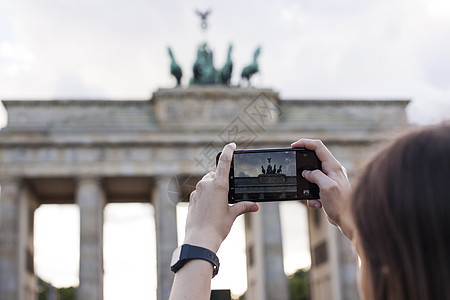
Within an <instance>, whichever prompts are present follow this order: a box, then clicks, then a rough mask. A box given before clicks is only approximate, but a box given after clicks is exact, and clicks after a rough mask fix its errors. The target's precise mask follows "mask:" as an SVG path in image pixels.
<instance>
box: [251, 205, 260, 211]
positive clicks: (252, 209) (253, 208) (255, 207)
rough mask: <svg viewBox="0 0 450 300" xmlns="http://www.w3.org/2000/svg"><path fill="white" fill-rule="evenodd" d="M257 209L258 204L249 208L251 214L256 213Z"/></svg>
mask: <svg viewBox="0 0 450 300" xmlns="http://www.w3.org/2000/svg"><path fill="white" fill-rule="evenodd" d="M258 209H259V207H258V204H253V205H252V207H251V211H252V212H255V211H258Z"/></svg>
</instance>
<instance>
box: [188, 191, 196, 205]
mask: <svg viewBox="0 0 450 300" xmlns="http://www.w3.org/2000/svg"><path fill="white" fill-rule="evenodd" d="M195 194H196V192H195V191H192V193H191V195H190V196H189V202H190V203H191V202H193V200H194V199H195Z"/></svg>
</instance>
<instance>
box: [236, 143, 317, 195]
mask: <svg viewBox="0 0 450 300" xmlns="http://www.w3.org/2000/svg"><path fill="white" fill-rule="evenodd" d="M314 169H320V161H319V160H318V159H317V157H316V155H315V153H314V152H313V151H310V150H306V149H295V148H288V149H261V150H237V151H235V153H234V156H233V161H232V163H231V168H230V181H229V182H230V190H229V202H230V203H234V202H237V201H247V200H248V201H256V202H263V201H282V200H305V199H317V198H319V188H318V187H317V185H315V184H312V183H310V182H308V181H307V180H306V179H304V178H303V177H302V176H301V173H302V172H303V170H314Z"/></svg>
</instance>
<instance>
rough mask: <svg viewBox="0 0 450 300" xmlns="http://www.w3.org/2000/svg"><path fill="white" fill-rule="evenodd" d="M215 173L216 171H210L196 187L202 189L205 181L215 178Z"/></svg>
mask: <svg viewBox="0 0 450 300" xmlns="http://www.w3.org/2000/svg"><path fill="white" fill-rule="evenodd" d="M214 175H215V173H214V172H209V173H208V174H206V175H204V176H203V178H202V179H201V180H200V181H199V182H197V184H196V185H195V189H196V190H198V189H201V187H202V185H203V184H204V183H205V181H208V180H210V179H212V178H214Z"/></svg>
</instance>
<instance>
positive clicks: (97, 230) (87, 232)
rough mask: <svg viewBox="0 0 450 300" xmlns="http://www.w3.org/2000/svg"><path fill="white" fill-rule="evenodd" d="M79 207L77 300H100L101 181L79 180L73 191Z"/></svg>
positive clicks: (103, 204) (101, 260)
mask: <svg viewBox="0 0 450 300" xmlns="http://www.w3.org/2000/svg"><path fill="white" fill-rule="evenodd" d="M76 202H77V204H78V206H79V207H80V286H79V287H78V289H77V299H78V300H84V299H91V300H102V299H103V208H104V207H105V204H106V203H105V195H104V192H103V190H102V187H101V184H100V180H99V179H97V178H81V179H80V180H79V181H78V185H77V190H76Z"/></svg>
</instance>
